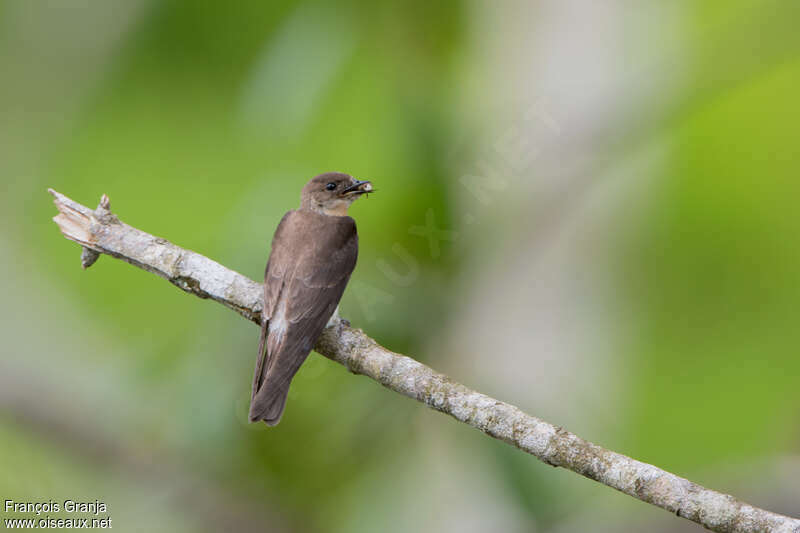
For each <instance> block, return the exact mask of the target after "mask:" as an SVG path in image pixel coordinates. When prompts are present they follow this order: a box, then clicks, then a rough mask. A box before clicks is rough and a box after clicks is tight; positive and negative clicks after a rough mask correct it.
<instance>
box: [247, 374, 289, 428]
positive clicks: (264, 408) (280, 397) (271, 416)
mask: <svg viewBox="0 0 800 533" xmlns="http://www.w3.org/2000/svg"><path fill="white" fill-rule="evenodd" d="M259 393H260V394H258V395H257V396H256V397H255V398H253V400H252V401H251V402H250V422H257V421H259V420H263V421H264V422H265V423H266V424H267V425H268V426H276V425H278V422H280V421H281V416H282V415H283V410H284V409H285V408H286V398H287V397H288V396H289V384H288V383H287V384H285V385H277V386H272V387H269V389H266V390H264V389H262V390H260V391H259Z"/></svg>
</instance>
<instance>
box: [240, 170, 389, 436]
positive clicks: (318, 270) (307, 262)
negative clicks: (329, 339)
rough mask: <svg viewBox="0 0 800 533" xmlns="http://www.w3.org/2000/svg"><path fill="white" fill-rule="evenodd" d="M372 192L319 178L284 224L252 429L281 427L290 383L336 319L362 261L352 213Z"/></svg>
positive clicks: (364, 184) (271, 266)
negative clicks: (257, 424)
mask: <svg viewBox="0 0 800 533" xmlns="http://www.w3.org/2000/svg"><path fill="white" fill-rule="evenodd" d="M371 192H374V190H373V187H372V183H371V182H370V181H368V180H367V181H361V180H357V179H355V178H353V177H352V176H350V175H349V174H344V173H341V172H327V173H325V174H320V175H318V176H315V177H314V178H312V179H311V181H309V182H308V183H307V184H306V185H305V187H303V191H302V195H301V199H300V208H299V209H294V210H291V211H289V212H288V213H286V214H285V215H284V216H283V218H282V219H281V221H280V223H279V224H278V228H277V229H276V230H275V235H274V237H273V239H272V249H271V251H270V255H269V260H268V261H267V267H266V270H265V272H264V292H263V301H262V303H263V311H262V315H261V316H262V318H261V335H260V337H259V342H258V358H257V359H256V368H255V375H254V377H253V388H252V394H251V398H250V413H249V419H250V422H258V421H264V422H265V423H266V424H267V425H268V426H275V425H277V424H278V422H280V420H281V416H282V415H283V411H284V409H285V408H286V398H287V396H288V394H289V385H290V384H291V381H292V378H294V375H295V374H296V373H297V371H298V370H299V369H300V366H301V365H302V364H303V362H304V361H305V360H306V357H308V354H309V353H310V352H311V350H312V348H313V347H314V345H315V344H316V342H317V339H318V338H319V336H320V335H321V334H322V332H323V330H324V329H325V327H326V326H327V325H328V324H329V323H330V322H332V320H333V317H334V315H335V314H338V306H339V300H340V299H341V298H342V294H343V293H344V290H345V287H346V286H347V283H348V281H349V280H350V275H351V274H352V272H353V269H354V268H355V266H356V260H357V259H358V232H357V231H356V222H355V220H353V218H351V217H350V216H348V214H347V211H348V208H349V207H350V206H351V205H352V204H353V202H355V201H356V200H357V199H358V198H359V197H361V196H363V195H366V194H368V193H371Z"/></svg>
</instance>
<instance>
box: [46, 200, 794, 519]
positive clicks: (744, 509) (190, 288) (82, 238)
mask: <svg viewBox="0 0 800 533" xmlns="http://www.w3.org/2000/svg"><path fill="white" fill-rule="evenodd" d="M49 192H50V194H52V195H53V196H54V197H55V204H56V207H57V208H58V210H59V214H58V215H57V216H56V217H54V219H53V220H55V222H56V223H57V224H58V226H59V228H60V229H61V232H62V233H63V234H64V236H65V237H66V238H67V239H70V240H73V241H75V242H77V243H79V244H81V245H82V246H83V247H84V252H83V254H82V258H83V260H82V261H83V265H84V268H86V267H88V266H91V264H92V263H93V262H94V260H96V258H97V254H108V255H111V256H113V257H116V258H117V259H122V260H123V261H126V262H128V263H130V264H132V265H135V266H137V267H139V268H142V269H144V270H147V271H148V272H152V273H154V274H156V275H158V276H161V277H162V278H164V279H166V280H168V281H169V282H170V283H172V284H174V285H176V286H177V287H179V288H181V289H183V290H184V291H186V292H189V293H192V294H194V295H196V296H199V297H201V298H210V299H212V300H215V301H217V302H219V303H221V304H222V305H224V306H225V307H228V308H229V309H233V310H234V311H236V312H237V313H239V314H240V315H242V316H244V317H245V318H247V319H249V320H250V321H252V322H255V323H256V324H259V321H260V316H261V292H262V291H261V285H259V284H258V283H255V282H254V281H252V280H250V279H248V278H247V277H245V276H242V275H241V274H238V273H237V272H234V271H232V270H229V269H227V268H225V267H224V266H222V265H220V264H219V263H216V262H214V261H212V260H211V259H208V258H207V257H204V256H202V255H200V254H198V253H195V252H192V251H190V250H185V249H183V248H180V247H179V246H176V245H174V244H172V243H170V242H168V241H166V240H164V239H161V238H159V237H155V236H153V235H150V234H148V233H145V232H143V231H141V230H138V229H136V228H133V227H131V226H128V225H127V224H124V223H123V222H121V221H120V220H119V219H118V218H117V217H116V216H115V215H113V214H112V213H111V211H110V210H109V209H110V204H109V202H108V198H107V197H105V196H104V198H103V200H102V201H101V202H100V205H99V206H98V207H97V209H96V210H94V211H92V210H91V209H89V208H88V207H86V206H83V205H81V204H79V203H77V202H75V201H73V200H71V199H69V198H67V197H66V196H64V195H62V194H60V193H58V192H56V191H54V190H52V189H50V190H49ZM315 349H316V351H317V352H319V353H320V354H322V355H324V356H325V357H327V358H328V359H331V360H333V361H336V362H337V363H340V364H342V365H344V366H345V367H346V368H347V369H348V370H350V371H351V372H353V373H354V374H361V375H364V376H367V377H369V378H372V379H373V380H375V381H377V382H379V383H380V384H381V385H383V386H384V387H386V388H388V389H391V390H393V391H395V392H398V393H400V394H402V395H404V396H408V397H409V398H413V399H415V400H417V401H419V402H422V403H424V404H425V405H427V406H428V407H430V408H432V409H436V410H437V411H441V412H443V413H447V414H449V415H450V416H452V417H453V418H455V419H456V420H458V421H460V422H463V423H465V424H468V425H470V426H472V427H474V428H476V429H479V430H481V431H483V432H484V433H486V434H487V435H490V436H491V437H494V438H496V439H499V440H502V441H504V442H507V443H508V444H511V445H512V446H515V447H517V448H519V449H520V450H522V451H524V452H527V453H529V454H531V455H534V456H536V457H537V458H539V459H540V460H541V461H543V462H545V463H547V464H549V465H553V466H561V467H564V468H566V469H568V470H572V471H573V472H576V473H578V474H581V475H582V476H586V477H588V478H590V479H593V480H595V481H598V482H600V483H603V484H604V485H607V486H609V487H611V488H614V489H617V490H618V491H621V492H624V493H625V494H628V495H629V496H633V497H634V498H638V499H639V500H642V501H644V502H647V503H650V504H652V505H656V506H658V507H661V508H662V509H665V510H667V511H669V512H671V513H675V514H676V515H678V516H680V517H682V518H687V519H689V520H692V521H694V522H697V523H698V524H701V525H703V526H705V527H706V528H708V529H711V530H713V531H720V532H726V533H727V532H743V533H744V532H756V531H758V532H781V533H800V520H798V519H795V518H790V517H788V516H783V515H779V514H776V513H772V512H769V511H765V510H763V509H759V508H757V507H753V506H751V505H748V504H746V503H744V502H742V501H739V500H737V499H735V498H734V497H732V496H729V495H727V494H722V493H719V492H716V491H713V490H710V489H707V488H705V487H702V486H700V485H697V484H696V483H693V482H691V481H689V480H687V479H684V478H681V477H678V476H676V475H674V474H671V473H669V472H666V471H664V470H661V469H660V468H657V467H655V466H652V465H649V464H646V463H642V462H640V461H636V460H634V459H631V458H630V457H626V456H624V455H621V454H619V453H616V452H613V451H610V450H606V449H605V448H602V447H600V446H598V445H596V444H593V443H591V442H588V441H585V440H583V439H581V438H580V437H578V436H576V435H574V434H572V433H570V432H569V431H566V430H565V429H563V428H560V427H557V426H554V425H552V424H550V423H548V422H545V421H544V420H540V419H538V418H536V417H533V416H530V415H527V414H525V413H523V412H522V411H520V410H519V409H518V408H516V407H514V406H513V405H510V404H507V403H504V402H500V401H498V400H495V399H494V398H490V397H489V396H486V395H484V394H481V393H479V392H476V391H473V390H471V389H469V388H467V387H465V386H464V385H461V384H460V383H457V382H455V381H453V380H452V379H450V378H449V377H447V376H445V375H443V374H440V373H438V372H435V371H434V370H432V369H431V368H429V367H427V366H425V365H423V364H422V363H419V362H417V361H415V360H414V359H411V358H410V357H406V356H404V355H400V354H396V353H394V352H391V351H389V350H387V349H386V348H384V347H382V346H380V345H379V344H378V343H376V342H375V341H374V340H372V339H371V338H370V337H368V336H367V335H366V334H365V333H364V332H363V331H361V330H360V329H354V328H351V327H349V326H346V325H344V324H343V323H339V325H338V326H334V327H330V328H328V329H326V330H325V332H324V333H323V334H322V337H321V338H320V339H319V341H318V343H317V346H316V348H315Z"/></svg>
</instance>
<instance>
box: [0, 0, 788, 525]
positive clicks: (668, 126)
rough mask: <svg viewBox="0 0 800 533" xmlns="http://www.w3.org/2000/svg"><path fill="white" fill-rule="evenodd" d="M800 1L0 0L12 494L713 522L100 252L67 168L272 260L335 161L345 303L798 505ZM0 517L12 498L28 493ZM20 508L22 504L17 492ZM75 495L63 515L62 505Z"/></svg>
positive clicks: (276, 521) (255, 265)
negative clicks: (293, 342)
mask: <svg viewBox="0 0 800 533" xmlns="http://www.w3.org/2000/svg"><path fill="white" fill-rule="evenodd" d="M798 20H800V3H797V2H793V1H786V0H783V1H769V0H762V1H745V0H734V1H730V0H728V1H726V2H722V1H705V2H690V1H688V0H686V1H680V2H655V1H653V2H639V3H631V2H624V1H622V0H619V1H616V0H615V1H609V2H582V1H579V0H568V1H564V2H555V1H554V2H529V1H528V2H523V1H509V2H498V3H491V2H480V1H446V2H425V1H417V0H410V1H409V0H405V1H402V2H401V1H380V2H367V1H360V0H347V1H343V2H337V3H333V2H320V1H291V0H283V1H273V2H263V1H243V2H232V3H228V4H226V3H224V2H210V1H204V0H201V1H189V0H163V1H158V0H111V1H109V0H66V1H65V0H34V1H30V0H2V1H0V179H2V181H1V182H0V183H1V184H2V191H3V194H2V205H1V207H2V210H0V213H1V214H0V217H2V218H0V221H2V223H3V224H2V229H0V245H2V250H3V252H2V255H3V261H2V264H3V269H4V275H3V276H2V277H1V278H0V283H1V284H2V286H1V287H0V289H2V294H3V297H2V302H3V303H2V306H0V313H2V320H0V334H2V338H3V347H2V357H1V358H0V498H2V499H13V500H16V501H47V500H49V499H53V500H56V501H63V500H65V499H68V498H71V499H84V500H89V501H94V500H95V499H99V500H101V501H104V502H105V503H107V505H108V506H109V512H108V514H109V515H110V516H111V517H112V518H113V525H114V528H115V529H117V530H120V531H234V530H244V531H301V532H323V531H325V532H327V531H332V532H344V531H364V532H372V531H408V530H417V531H486V530H504V531H552V532H561V531H563V532H569V531H587V530H592V531H634V530H646V531H684V530H685V531H694V530H698V529H699V528H698V527H696V526H694V525H692V524H688V523H684V521H682V520H680V519H678V518H675V517H671V516H669V515H667V514H666V513H663V512H662V511H659V510H656V509H655V508H651V507H649V506H646V505H644V504H641V503H639V502H636V501H634V500H632V499H631V498H628V497H627V496H623V495H620V494H618V493H615V492H613V491H611V490H609V489H607V488H604V487H601V486H598V485H596V484H594V483H592V482H590V481H588V480H585V479H582V478H579V477H578V476H575V475H573V474H570V473H567V472H564V471H561V470H556V469H552V468H550V467H547V466H545V465H542V464H540V463H538V462H537V461H536V460H535V459H534V458H532V457H529V456H526V455H524V454H522V453H521V452H518V451H516V450H514V449H512V448H510V447H508V446H507V445H505V444H503V443H500V442H495V441H492V440H490V439H488V438H486V437H485V436H483V435H481V434H480V433H478V432H476V431H474V430H471V429H469V428H467V427H464V426H461V425H459V424H457V423H456V422H454V421H453V420H451V419H449V418H447V417H444V416H442V415H440V414H437V413H434V412H432V411H429V410H427V409H425V408H424V407H422V406H421V405H419V404H416V403H415V402H412V401H410V400H408V399H406V398H403V397H400V396H399V395H397V394H394V393H391V392H388V391H386V390H385V389H382V388H381V387H380V386H379V385H377V384H376V383H373V382H371V381H369V380H366V379H364V378H361V377H355V376H352V375H350V374H348V373H347V372H346V371H345V370H344V369H343V368H341V367H339V366H338V365H335V364H333V363H331V362H329V361H327V360H325V359H324V358H322V357H320V356H319V355H316V354H313V355H312V356H311V357H310V358H309V360H308V362H307V363H306V364H305V366H304V367H303V368H302V369H301V371H300V373H299V374H298V377H297V378H296V379H295V382H294V385H293V388H292V391H291V394H290V401H289V404H288V408H287V411H286V414H285V416H284V419H283V421H282V422H281V424H280V425H279V426H278V427H277V428H274V429H267V428H266V427H263V425H250V424H248V423H247V422H246V414H247V404H248V400H249V386H250V379H251V373H252V369H253V365H254V361H255V346H256V342H257V334H258V333H257V330H256V328H254V327H253V326H252V325H251V324H249V323H247V322H246V321H244V320H241V318H240V317H238V316H237V315H235V314H234V313H231V312H229V311H227V310H226V309H224V308H223V307H221V306H218V305H215V304H212V303H209V302H203V301H200V300H197V299H195V298H190V297H187V296H186V295H184V294H182V293H181V292H179V291H177V290H175V289H174V288H173V287H171V286H170V285H168V284H167V283H165V282H164V281H162V280H160V279H158V278H156V277H154V276H152V275H151V274H148V273H145V272H143V271H141V270H138V269H135V268H132V267H130V266H129V265H126V264H124V263H122V262H119V261H115V260H112V259H110V258H108V257H102V258H101V259H100V260H99V262H98V263H97V264H96V265H95V266H94V267H92V268H91V269H90V270H87V271H82V270H81V269H80V267H79V255H80V251H79V248H78V247H77V246H76V245H75V244H74V243H71V242H68V241H66V240H64V239H63V238H62V237H61V236H60V234H59V232H58V230H57V228H56V226H55V225H54V224H53V223H52V222H51V220H50V219H51V217H52V216H53V215H54V214H55V210H54V207H53V205H52V203H51V198H50V197H49V195H47V193H46V189H47V187H53V188H55V189H56V190H58V191H60V192H63V193H64V194H67V195H68V196H70V197H72V198H74V199H75V200H77V201H80V202H82V203H84V204H87V205H90V206H94V205H96V203H97V202H98V200H99V198H100V195H101V194H103V193H107V194H108V195H109V196H110V198H111V202H112V209H113V210H114V212H115V213H117V214H118V215H119V216H120V217H121V218H122V219H123V220H124V221H125V222H127V223H129V224H132V225H134V226H136V227H139V228H141V229H143V230H145V231H148V232H151V233H155V234H157V235H159V236H162V237H165V238H168V239H169V240H171V241H173V242H175V243H177V244H179V245H182V246H184V247H187V248H191V249H193V250H196V251H198V252H200V253H203V254H205V255H207V256H209V257H211V258H213V259H215V260H217V261H219V262H221V263H222V264H224V265H226V266H228V267H230V268H233V269H235V270H238V271H239V272H242V273H244V274H245V275H248V276H250V277H251V278H253V279H259V278H260V276H261V274H262V272H263V268H264V264H265V262H266V258H267V255H268V252H269V241H270V239H271V237H272V233H273V231H274V228H275V226H276V224H277V223H278V221H279V220H280V218H281V216H282V215H283V213H284V212H285V211H287V210H288V209H291V208H294V207H296V205H297V204H298V200H299V191H300V189H301V187H302V186H303V184H304V183H305V182H306V181H307V180H308V179H309V178H310V177H312V176H313V175H315V174H317V173H320V172H323V171H328V170H338V171H344V172H348V173H351V174H353V175H354V176H356V177H359V178H367V179H371V180H373V182H374V183H375V185H376V188H378V189H379V192H378V193H376V194H375V195H373V196H371V197H370V198H369V199H367V200H361V201H359V202H358V203H357V204H356V205H355V206H354V207H353V209H352V210H351V214H352V215H353V216H354V217H355V218H356V219H357V221H358V224H359V233H360V236H361V255H360V258H359V265H358V267H357V269H356V272H355V274H354V276H353V279H352V282H351V284H350V287H349V289H348V291H347V293H346V295H345V297H344V299H343V302H342V310H341V313H342V315H343V316H345V317H347V318H349V319H350V320H351V321H352V322H353V323H354V325H356V326H358V327H362V328H363V329H365V330H366V331H367V332H368V333H369V334H370V335H372V336H373V337H374V338H376V339H377V340H378V341H379V342H381V343H382V344H384V345H385V346H387V347H390V348H391V349H393V350H395V351H398V352H402V353H407V354H409V355H411V356H413V357H415V358H417V359H419V360H422V361H424V362H425V363H427V364H430V365H431V366H433V367H434V368H436V369H438V370H440V371H443V372H445V373H447V374H449V375H450V376H452V377H453V378H454V379H457V380H459V381H462V382H464V383H466V384H467V385H470V386H473V387H475V388H477V389H478V390H481V391H482V392H485V393H487V394H490V395H492V396H495V397H497V398H500V399H502V400H505V401H508V402H511V403H513V404H515V405H518V406H520V407H521V408H523V409H524V410H526V411H528V412H530V413H531V414H535V415H537V416H541V417H542V418H545V419H547V420H549V421H551V422H553V423H556V424H559V425H564V426H565V427H567V428H568V429H570V430H572V431H575V432H577V433H578V434H580V435H581V436H583V437H585V438H588V439H590V440H593V441H595V442H598V443H600V444H602V445H605V446H607V447H610V448H612V449H614V450H616V451H619V452H622V453H626V454H628V455H632V456H633V457H636V458H638V459H641V460H644V461H647V462H652V463H654V464H657V465H659V466H661V467H663V468H666V469H669V470H672V471H674V472H675V473H678V474H680V475H684V476H686V477H689V478H690V479H692V480H694V481H697V482H699V483H703V484H706V485H709V486H711V487H713V488H716V489H719V490H723V491H726V492H731V493H733V494H735V495H736V496H738V497H741V498H743V499H746V500H748V501H750V503H753V504H756V505H760V506H764V507H767V508H769V509H771V510H775V511H779V512H783V513H786V514H793V515H794V516H798V515H800V504H798V502H800V379H798V378H800V357H799V355H800V351H799V350H798V346H800V327H798V324H800V305H798V302H800V246H799V243H798V239H799V236H800V212H799V211H798V200H800V175H798V168H800V148H799V146H798V145H799V143H798V140H800V98H798V94H800V33H798V32H797V21H798ZM8 516H9V514H8V513H4V514H3V517H4V518H6V517H8ZM10 516H16V515H14V514H13V513H12V514H11V515H10ZM61 516H68V515H65V514H62V515H61Z"/></svg>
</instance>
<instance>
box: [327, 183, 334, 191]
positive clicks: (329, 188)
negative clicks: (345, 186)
mask: <svg viewBox="0 0 800 533" xmlns="http://www.w3.org/2000/svg"><path fill="white" fill-rule="evenodd" d="M325 188H326V189H328V190H329V191H333V190H335V189H336V184H335V183H333V182H330V183H329V184H327V185H326V186H325Z"/></svg>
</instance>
